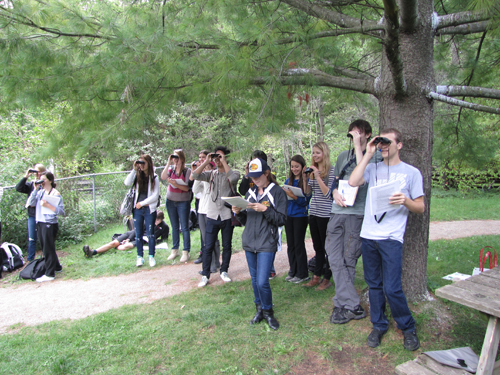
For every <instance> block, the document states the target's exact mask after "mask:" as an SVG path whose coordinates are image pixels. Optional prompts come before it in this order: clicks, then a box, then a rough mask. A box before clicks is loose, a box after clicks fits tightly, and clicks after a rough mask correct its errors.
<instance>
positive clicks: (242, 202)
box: [221, 197, 248, 209]
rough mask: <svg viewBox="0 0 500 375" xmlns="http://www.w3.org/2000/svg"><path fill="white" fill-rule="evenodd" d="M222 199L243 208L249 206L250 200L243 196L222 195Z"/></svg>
mask: <svg viewBox="0 0 500 375" xmlns="http://www.w3.org/2000/svg"><path fill="white" fill-rule="evenodd" d="M221 199H222V200H223V201H225V202H227V203H229V204H230V205H231V206H235V207H239V208H242V209H245V208H247V207H248V201H246V200H245V199H243V198H241V197H221Z"/></svg>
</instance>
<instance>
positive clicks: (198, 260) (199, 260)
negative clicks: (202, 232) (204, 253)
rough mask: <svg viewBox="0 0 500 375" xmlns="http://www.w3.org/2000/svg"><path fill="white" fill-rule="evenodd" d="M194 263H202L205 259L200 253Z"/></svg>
mask: <svg viewBox="0 0 500 375" xmlns="http://www.w3.org/2000/svg"><path fill="white" fill-rule="evenodd" d="M193 263H194V264H200V263H203V259H201V255H200V256H199V257H198V258H197V259H195V260H194V262H193Z"/></svg>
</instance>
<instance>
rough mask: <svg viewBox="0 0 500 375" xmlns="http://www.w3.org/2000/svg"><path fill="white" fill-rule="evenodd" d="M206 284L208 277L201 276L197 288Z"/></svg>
mask: <svg viewBox="0 0 500 375" xmlns="http://www.w3.org/2000/svg"><path fill="white" fill-rule="evenodd" d="M207 284H208V277H206V276H203V277H202V278H201V281H200V282H199V283H198V288H203V287H204V286H206V285H207Z"/></svg>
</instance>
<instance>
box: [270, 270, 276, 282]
mask: <svg viewBox="0 0 500 375" xmlns="http://www.w3.org/2000/svg"><path fill="white" fill-rule="evenodd" d="M275 277H276V272H271V274H270V275H269V280H272V279H274V278H275Z"/></svg>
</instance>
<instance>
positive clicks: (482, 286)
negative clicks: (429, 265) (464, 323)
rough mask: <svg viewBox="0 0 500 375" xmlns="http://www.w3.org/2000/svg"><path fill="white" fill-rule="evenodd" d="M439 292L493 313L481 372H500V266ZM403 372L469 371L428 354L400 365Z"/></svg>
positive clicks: (433, 374) (482, 374)
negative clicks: (498, 356)
mask: <svg viewBox="0 0 500 375" xmlns="http://www.w3.org/2000/svg"><path fill="white" fill-rule="evenodd" d="M436 296H438V297H441V298H446V299H448V300H450V301H453V302H456V303H459V304H461V305H464V306H467V307H470V308H472V309H475V310H478V311H481V312H483V313H485V314H487V315H488V316H489V319H488V327H487V329H486V334H485V337H484V342H483V348H482V351H481V356H480V357H479V364H478V367H477V372H476V374H477V375H492V374H494V375H500V361H497V362H495V360H496V356H497V352H498V343H499V341H500V267H496V268H493V269H491V270H486V271H485V272H483V273H481V274H479V275H476V276H472V277H470V278H468V279H467V280H462V281H458V282H455V283H453V284H450V285H446V286H443V287H441V288H439V289H437V290H436ZM396 373H397V374H400V375H403V374H407V375H410V374H411V375H413V374H421V375H436V374H442V375H444V374H447V375H448V374H450V375H452V374H457V375H462V374H469V373H468V372H466V371H465V370H459V369H454V368H452V367H448V366H443V365H441V364H439V363H437V362H436V361H434V360H433V359H431V358H430V357H428V356H426V355H425V354H422V355H420V356H419V357H418V358H417V359H415V360H414V361H409V362H405V363H403V364H401V365H399V366H398V367H396Z"/></svg>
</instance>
